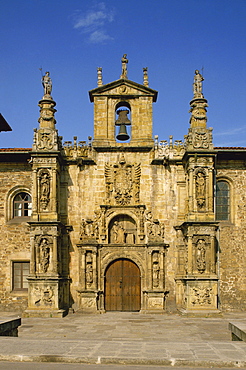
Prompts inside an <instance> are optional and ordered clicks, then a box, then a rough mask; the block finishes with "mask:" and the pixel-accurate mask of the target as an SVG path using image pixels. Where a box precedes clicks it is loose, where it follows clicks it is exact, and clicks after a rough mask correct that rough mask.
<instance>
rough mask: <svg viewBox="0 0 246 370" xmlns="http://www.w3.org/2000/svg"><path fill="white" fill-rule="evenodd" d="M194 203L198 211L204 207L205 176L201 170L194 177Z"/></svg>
mask: <svg viewBox="0 0 246 370" xmlns="http://www.w3.org/2000/svg"><path fill="white" fill-rule="evenodd" d="M195 183H196V202H197V207H198V209H199V210H203V209H204V208H205V206H206V175H205V172H204V170H203V169H198V170H197V171H196V176H195Z"/></svg>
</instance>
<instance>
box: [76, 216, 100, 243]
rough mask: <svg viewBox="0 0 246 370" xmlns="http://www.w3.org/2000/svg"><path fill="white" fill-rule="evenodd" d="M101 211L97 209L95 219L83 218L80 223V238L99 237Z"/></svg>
mask: <svg viewBox="0 0 246 370" xmlns="http://www.w3.org/2000/svg"><path fill="white" fill-rule="evenodd" d="M100 218H101V212H100V211H96V212H95V216H94V220H91V219H87V220H85V219H82V221H81V225H80V239H81V240H83V239H95V240H98V239H99V225H100Z"/></svg>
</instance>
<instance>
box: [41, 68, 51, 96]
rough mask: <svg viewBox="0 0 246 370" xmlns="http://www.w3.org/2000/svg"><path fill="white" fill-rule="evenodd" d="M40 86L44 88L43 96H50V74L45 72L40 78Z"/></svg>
mask: <svg viewBox="0 0 246 370" xmlns="http://www.w3.org/2000/svg"><path fill="white" fill-rule="evenodd" d="M42 85H43V88H44V95H50V94H51V91H52V80H51V78H50V72H45V75H44V76H43V77H42Z"/></svg>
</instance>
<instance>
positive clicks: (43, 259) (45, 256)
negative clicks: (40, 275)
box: [39, 238, 50, 272]
mask: <svg viewBox="0 0 246 370" xmlns="http://www.w3.org/2000/svg"><path fill="white" fill-rule="evenodd" d="M39 248H40V264H41V266H42V270H43V272H47V270H48V267H49V262H50V247H49V242H48V240H47V239H46V238H43V239H42V240H41V243H40V247H39Z"/></svg>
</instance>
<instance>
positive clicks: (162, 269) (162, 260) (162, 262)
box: [159, 252, 165, 289]
mask: <svg viewBox="0 0 246 370" xmlns="http://www.w3.org/2000/svg"><path fill="white" fill-rule="evenodd" d="M164 256H165V252H160V283H159V284H160V285H159V286H160V289H164V286H165V281H164V280H165V258H164Z"/></svg>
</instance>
